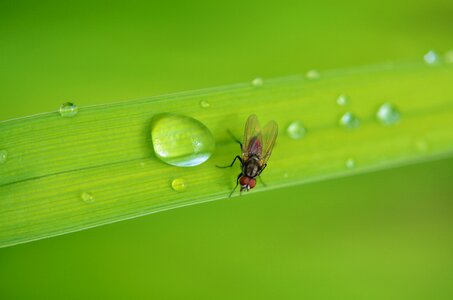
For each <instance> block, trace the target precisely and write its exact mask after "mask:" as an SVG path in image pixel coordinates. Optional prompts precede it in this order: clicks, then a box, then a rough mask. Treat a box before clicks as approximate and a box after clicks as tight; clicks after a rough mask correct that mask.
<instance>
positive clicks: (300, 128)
mask: <svg viewBox="0 0 453 300" xmlns="http://www.w3.org/2000/svg"><path fill="white" fill-rule="evenodd" d="M286 133H287V134H288V135H289V137H290V138H292V139H295V140H298V139H301V138H303V137H304V136H305V134H306V133H307V130H306V129H305V127H304V124H302V122H301V121H293V122H291V124H289V126H288V128H286Z"/></svg>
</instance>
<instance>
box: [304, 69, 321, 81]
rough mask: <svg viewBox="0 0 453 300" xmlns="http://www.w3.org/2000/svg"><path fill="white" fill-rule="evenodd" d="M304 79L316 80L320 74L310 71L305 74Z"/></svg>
mask: <svg viewBox="0 0 453 300" xmlns="http://www.w3.org/2000/svg"><path fill="white" fill-rule="evenodd" d="M305 77H307V79H310V80H317V79H319V78H321V74H319V72H318V71H317V70H310V71H308V72H307V74H305Z"/></svg>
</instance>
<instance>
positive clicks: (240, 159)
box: [216, 155, 243, 168]
mask: <svg viewBox="0 0 453 300" xmlns="http://www.w3.org/2000/svg"><path fill="white" fill-rule="evenodd" d="M236 159H239V161H240V162H241V165H242V163H243V162H242V158H241V157H240V156H239V155H236V157H235V158H234V159H233V162H232V163H231V164H230V165H229V166H217V165H216V167H217V168H231V167H232V166H233V165H234V163H235V162H236Z"/></svg>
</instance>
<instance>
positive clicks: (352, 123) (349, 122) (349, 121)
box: [340, 112, 360, 129]
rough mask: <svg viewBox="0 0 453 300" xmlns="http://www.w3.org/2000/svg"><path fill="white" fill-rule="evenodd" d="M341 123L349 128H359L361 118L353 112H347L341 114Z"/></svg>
mask: <svg viewBox="0 0 453 300" xmlns="http://www.w3.org/2000/svg"><path fill="white" fill-rule="evenodd" d="M340 125H341V126H343V127H345V128H348V129H353V128H358V127H359V126H360V120H359V118H357V117H356V116H355V115H354V114H353V113H351V112H347V113H345V114H343V115H342V116H341V118H340Z"/></svg>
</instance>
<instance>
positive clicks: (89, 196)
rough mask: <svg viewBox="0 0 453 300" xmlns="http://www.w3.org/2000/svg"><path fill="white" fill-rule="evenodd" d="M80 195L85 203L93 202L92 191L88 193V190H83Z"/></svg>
mask: <svg viewBox="0 0 453 300" xmlns="http://www.w3.org/2000/svg"><path fill="white" fill-rule="evenodd" d="M80 197H81V198H82V201H83V202H85V203H93V202H94V201H95V200H96V198H95V197H94V195H93V194H92V193H89V192H83V193H82V194H81V195H80Z"/></svg>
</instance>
